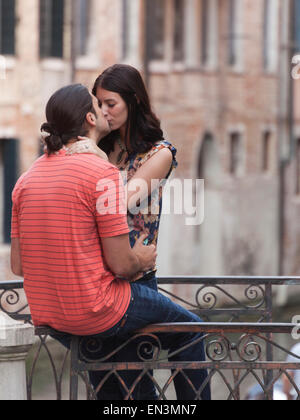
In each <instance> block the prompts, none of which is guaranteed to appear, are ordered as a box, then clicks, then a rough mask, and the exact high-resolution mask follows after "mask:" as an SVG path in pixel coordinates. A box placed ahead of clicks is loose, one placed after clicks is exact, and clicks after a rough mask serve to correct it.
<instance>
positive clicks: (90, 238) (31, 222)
mask: <svg viewBox="0 0 300 420" xmlns="http://www.w3.org/2000/svg"><path fill="white" fill-rule="evenodd" d="M46 114H47V120H48V122H47V123H46V124H44V125H43V127H42V128H43V130H44V131H46V137H45V141H46V144H47V149H48V155H47V154H45V155H44V156H42V157H41V158H40V159H38V160H37V161H36V162H35V163H34V164H33V166H32V167H31V168H30V169H29V171H28V172H26V173H25V174H24V175H23V176H22V177H21V178H20V179H19V181H18V182H17V184H16V187H15V189H14V192H13V218H12V244H11V265H12V271H13V272H14V273H15V274H16V275H20V276H22V275H23V276H24V288H25V292H26V295H27V299H28V302H29V306H30V309H31V314H32V319H33V322H34V324H35V325H49V326H51V327H53V328H54V329H57V330H59V331H64V332H67V333H70V334H77V335H92V334H98V333H101V332H103V331H107V330H109V329H110V328H112V327H114V326H115V325H116V324H117V323H118V322H119V321H120V320H121V319H122V317H123V316H124V314H125V312H126V310H127V308H128V306H129V302H130V296H131V293H130V284H129V282H128V281H127V280H124V279H121V278H120V277H122V278H130V277H132V276H133V275H135V274H136V273H137V272H139V271H144V270H145V269H151V268H152V267H153V266H154V265H155V258H156V249H155V247H154V246H151V247H146V246H143V244H142V241H143V239H145V238H141V239H140V241H139V242H138V244H137V246H136V247H135V248H133V249H131V247H130V244H129V237H128V232H129V230H128V225H127V219H126V209H125V210H124V207H122V206H124V205H123V203H122V202H121V201H120V196H122V193H123V192H122V191H120V190H119V188H120V182H119V171H118V170H117V169H116V168H115V167H114V166H112V165H111V164H110V163H108V162H107V161H105V160H104V159H99V158H97V157H96V156H92V155H86V154H83V155H80V156H74V157H72V156H66V150H65V146H68V145H69V144H71V143H72V142H74V141H76V138H77V136H78V135H80V134H88V135H89V137H90V138H91V139H93V141H95V143H98V141H99V139H100V138H101V137H103V136H104V135H105V134H107V133H108V132H109V126H108V124H107V122H106V120H105V119H104V117H103V115H102V112H101V110H100V109H99V107H98V104H97V101H96V100H95V99H94V98H93V97H92V95H90V93H89V92H88V90H87V89H86V88H85V87H84V86H81V85H74V86H68V87H65V88H63V89H61V90H59V91H58V92H56V93H55V94H54V95H53V96H52V98H51V99H50V101H49V103H48V105H47V109H46ZM101 183H104V184H103V185H105V184H108V185H114V186H115V188H116V191H115V192H116V193H115V194H112V195H111V197H110V200H109V205H110V206H112V207H115V208H116V209H118V208H119V210H120V211H116V212H110V211H109V209H108V212H107V213H105V212H104V211H103V212H101V213H103V214H100V213H99V211H98V210H99V203H101V199H102V197H103V196H105V194H107V193H106V192H105V191H102V190H101V189H102V188H100V187H99V185H100V184H101ZM100 186H101V185H100ZM98 190H99V191H98ZM97 207H98V210H97ZM104 210H105V209H104ZM99 236H100V237H99ZM113 273H114V274H113Z"/></svg>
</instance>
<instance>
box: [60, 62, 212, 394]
mask: <svg viewBox="0 0 300 420" xmlns="http://www.w3.org/2000/svg"><path fill="white" fill-rule="evenodd" d="M93 94H94V96H96V98H97V100H98V104H99V106H100V108H101V109H102V112H103V115H104V117H105V118H106V120H107V121H108V123H109V126H110V129H111V133H109V134H108V135H107V136H106V137H104V138H103V139H102V140H101V141H100V144H99V147H101V150H100V149H97V148H95V146H94V145H93V144H92V143H91V142H90V141H89V139H87V138H84V137H79V140H80V141H79V142H77V143H75V144H74V145H72V146H71V147H70V148H69V152H68V153H70V154H73V153H96V154H99V156H100V157H102V158H103V152H105V154H106V155H107V156H108V158H109V161H110V162H111V163H113V164H114V165H116V166H117V167H118V168H119V169H120V171H121V173H122V174H123V178H124V182H125V184H126V187H127V205H128V225H129V228H130V230H131V232H130V242H131V246H134V244H135V242H136V241H137V239H138V238H139V237H140V236H141V234H144V233H147V240H146V244H149V245H150V244H154V245H156V244H157V239H158V230H159V223H160V216H161V210H162V192H163V185H164V182H165V180H166V179H167V178H168V177H169V176H170V174H171V172H172V170H173V169H174V168H175V167H176V166H177V162H176V159H175V156H176V149H175V148H174V147H173V146H172V145H171V144H170V143H168V142H166V141H165V140H164V137H163V132H162V130H161V128H160V122H159V120H158V119H157V117H156V116H155V115H154V113H153V111H152V109H151V105H150V101H149V97H148V94H147V91H146V88H145V85H144V83H143V80H142V77H141V75H140V73H139V72H138V71H137V70H136V69H135V68H133V67H131V66H127V65H120V64H117V65H114V66H112V67H109V68H108V69H107V70H105V71H104V72H103V73H102V74H101V75H100V76H99V77H98V79H97V80H96V82H95V84H94V88H93ZM137 186H138V188H137ZM155 273H156V268H155V269H154V270H151V272H146V273H140V274H139V275H138V276H137V277H136V278H134V279H131V282H132V286H131V288H132V293H133V301H134V305H133V307H132V308H133V309H132V311H131V310H129V311H128V314H127V315H126V321H125V324H124V326H122V331H123V334H124V339H123V340H122V342H124V341H125V340H126V337H127V338H128V337H130V336H131V335H132V331H134V330H135V329H137V328H138V327H140V326H142V325H146V324H147V323H153V322H155V321H158V320H159V319H160V320H161V319H164V321H166V322H199V321H201V320H200V319H199V318H198V317H197V316H196V315H194V314H191V313H190V312H188V311H186V310H185V309H183V308H181V307H179V305H176V304H173V303H172V302H171V301H170V300H168V299H167V298H165V297H164V296H162V295H160V294H159V293H157V282H156V276H155ZM145 285H146V286H148V287H145ZM152 289H154V290H152ZM138 296H140V297H141V300H140V301H141V302H144V303H143V304H141V305H138V300H137V299H136V298H137V297H138ZM135 305H136V306H135ZM135 307H136V308H138V309H137V311H136V310H135ZM156 318H157V319H156ZM126 334H127V335H126ZM130 334H131V335H130ZM167 336H168V334H167ZM167 336H164V337H162V338H161V339H162V341H163V342H165V343H166V346H167V347H166V348H169V349H171V348H172V347H173V346H175V345H176V344H177V343H179V342H182V341H184V342H185V343H187V342H189V343H190V342H191V341H193V340H197V339H199V338H200V339H201V335H193V334H187V335H186V337H183V336H182V334H181V335H180V334H178V337H175V336H174V335H173V334H172V335H171V334H170V338H169V337H167ZM118 340H119V339H118ZM118 340H117V339H111V340H110V341H106V345H105V346H106V348H110V347H111V350H112V349H114V348H116V347H117V346H118V343H119V344H120V343H121V342H120V341H118ZM136 349H137V343H133V344H132V345H130V346H125V348H124V349H123V352H119V353H118V354H117V357H118V359H119V360H122V361H127V362H134V361H138V360H139V359H138V357H137V353H136ZM187 353H188V354H187V355H184V352H183V353H182V354H179V355H176V356H175V357H174V360H179V359H180V358H181V357H182V358H184V357H187V360H190V359H193V360H204V359H205V355H204V350H203V344H201V343H199V347H198V349H197V351H193V350H187ZM194 358H195V359H194ZM113 360H114V361H115V359H113ZM170 360H171V359H170ZM140 373H141V372H139V371H127V372H126V374H123V379H124V380H125V383H126V386H127V387H128V389H130V387H131V386H134V383H135V381H136V379H137V377H138V376H139V375H140ZM148 373H149V374H150V375H151V376H152V372H151V371H149V372H148ZM104 376H105V372H92V373H91V381H92V383H93V385H94V386H95V387H97V386H98V384H99V383H100V381H101V380H102V379H103V378H104ZM187 376H190V379H191V382H192V383H194V384H195V386H196V387H199V384H201V383H205V382H207V372H206V371H198V372H193V373H192V372H190V373H189V374H188V375H187ZM174 383H175V388H176V392H177V397H178V398H179V399H191V398H193V397H194V394H193V392H192V393H191V392H190V389H189V388H190V386H189V385H188V384H187V383H186V379H185V378H184V377H181V375H177V376H176V377H175V379H174ZM196 389H198V388H196ZM125 395H126V392H125ZM132 396H133V398H134V399H144V400H151V399H157V395H156V391H155V387H154V385H153V382H152V380H151V379H150V378H149V376H148V374H145V375H144V376H143V377H142V379H141V380H140V381H139V382H138V385H137V386H136V387H135V388H134V392H133V393H132ZM98 398H99V399H111V400H112V399H123V398H124V389H123V388H122V387H121V385H120V383H119V381H117V380H115V377H114V376H111V377H109V379H108V380H107V381H106V382H105V384H104V386H102V388H101V390H100V392H99V393H98ZM202 398H204V399H210V389H209V384H207V385H206V386H205V388H204V390H203V392H202Z"/></svg>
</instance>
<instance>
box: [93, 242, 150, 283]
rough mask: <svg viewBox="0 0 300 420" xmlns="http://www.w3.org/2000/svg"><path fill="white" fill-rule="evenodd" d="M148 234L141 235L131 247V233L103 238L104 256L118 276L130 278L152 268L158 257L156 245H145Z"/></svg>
mask: <svg viewBox="0 0 300 420" xmlns="http://www.w3.org/2000/svg"><path fill="white" fill-rule="evenodd" d="M146 237H147V235H141V236H140V238H139V239H138V241H137V242H136V244H135V246H134V248H131V246H130V242H129V235H128V234H126V235H121V236H115V237H112V238H102V239H101V241H102V246H103V252H104V258H105V260H106V262H107V264H108V266H109V268H110V269H111V271H112V272H113V273H114V274H115V275H116V276H118V277H123V278H127V279H130V278H131V277H133V276H134V275H136V274H137V273H138V272H140V271H148V270H151V269H152V268H153V267H154V266H155V261H156V257H157V252H156V247H155V246H154V245H150V246H144V245H143V241H144V240H145V239H146Z"/></svg>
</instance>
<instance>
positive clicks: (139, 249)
mask: <svg viewBox="0 0 300 420" xmlns="http://www.w3.org/2000/svg"><path fill="white" fill-rule="evenodd" d="M147 236H148V235H147V234H144V233H143V234H141V236H140V237H139V239H138V240H137V241H136V243H135V245H134V247H133V248H132V250H133V252H134V253H135V255H136V256H137V257H138V259H139V262H140V266H141V269H140V271H142V272H144V271H149V270H152V269H153V268H154V267H155V263H156V258H157V249H156V246H155V245H149V246H146V245H144V241H145V239H147Z"/></svg>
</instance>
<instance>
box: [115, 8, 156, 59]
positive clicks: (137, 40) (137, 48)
mask: <svg viewBox="0 0 300 420" xmlns="http://www.w3.org/2000/svg"><path fill="white" fill-rule="evenodd" d="M152 2H153V1H152ZM122 4H123V13H122V18H123V24H122V51H121V56H122V60H123V62H127V63H130V64H131V65H134V66H136V67H139V66H140V65H141V63H140V61H141V56H140V52H141V50H142V49H143V45H142V42H143V41H142V33H141V32H142V28H141V27H140V25H137V22H139V21H140V20H141V16H142V13H143V7H142V5H141V2H140V1H139V0H122ZM147 7H148V9H150V8H149V4H147ZM151 10H152V9H151ZM155 10H160V9H159V8H157V9H155ZM149 12H150V10H149ZM148 19H149V17H148V10H147V18H146V22H147V24H148ZM154 21H155V20H154ZM155 33H157V32H155ZM152 42H153V40H150V44H149V46H150V47H151V46H152ZM153 45H154V44H153Z"/></svg>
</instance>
